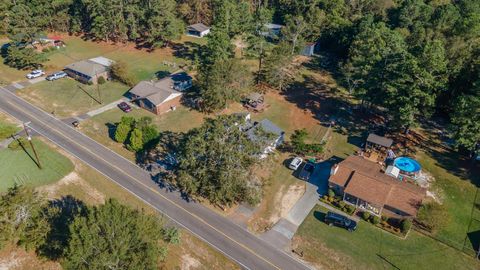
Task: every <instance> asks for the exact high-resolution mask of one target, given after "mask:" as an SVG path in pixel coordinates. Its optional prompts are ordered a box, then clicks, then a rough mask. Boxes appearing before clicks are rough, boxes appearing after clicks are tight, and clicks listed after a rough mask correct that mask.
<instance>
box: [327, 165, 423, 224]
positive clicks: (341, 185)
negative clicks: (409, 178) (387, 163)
mask: <svg viewBox="0 0 480 270" xmlns="http://www.w3.org/2000/svg"><path fill="white" fill-rule="evenodd" d="M328 184H329V187H330V188H331V189H333V190H334V191H335V193H336V194H339V195H341V196H343V200H344V201H345V202H346V203H348V204H351V205H354V206H356V207H358V208H360V209H361V210H363V211H368V212H371V213H372V214H374V215H378V216H379V215H385V216H389V217H394V218H406V217H415V216H416V215H417V211H418V208H419V207H420V205H421V203H422V200H423V199H424V198H425V196H426V189H424V188H421V187H419V186H416V185H414V184H410V183H407V182H404V181H401V180H399V179H397V178H395V177H392V176H391V175H387V174H386V173H385V172H384V170H383V167H382V166H381V165H379V164H378V163H375V162H372V161H370V160H367V159H365V158H363V157H360V156H349V157H347V158H346V159H345V160H343V161H342V162H340V163H338V164H335V165H334V166H332V168H331V171H330V178H329V180H328Z"/></svg>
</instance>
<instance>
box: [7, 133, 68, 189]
mask: <svg viewBox="0 0 480 270" xmlns="http://www.w3.org/2000/svg"><path fill="white" fill-rule="evenodd" d="M34 144H35V147H36V150H37V153H38V156H39V158H40V162H41V164H42V169H39V168H38V167H37V165H36V163H35V162H34V154H33V151H32V150H31V149H30V148H27V152H28V154H27V153H26V152H25V151H23V150H22V149H21V148H20V149H18V150H15V151H14V150H10V149H8V148H7V149H3V150H0V160H1V161H2V162H0V175H1V176H2V177H1V179H2V181H1V182H0V192H4V191H6V190H7V189H8V188H9V187H12V186H13V185H14V184H19V185H27V186H32V187H37V186H41V185H45V184H49V183H52V182H55V181H58V180H60V179H61V178H63V177H64V176H65V175H67V174H68V173H70V172H71V171H72V170H73V168H74V166H73V164H72V162H70V160H69V159H68V158H66V157H65V156H63V155H62V154H60V153H59V152H57V151H55V150H54V149H53V148H51V147H50V146H48V145H47V144H45V143H44V142H42V141H40V140H38V139H34Z"/></svg>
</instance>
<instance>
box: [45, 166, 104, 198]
mask: <svg viewBox="0 0 480 270" xmlns="http://www.w3.org/2000/svg"><path fill="white" fill-rule="evenodd" d="M66 186H74V187H75V188H78V189H79V190H82V191H83V193H84V194H86V195H87V196H88V197H89V200H88V201H89V202H92V203H93V204H103V203H104V202H105V195H104V194H103V193H101V192H99V191H98V190H96V189H95V188H93V187H92V186H91V185H90V184H89V183H87V182H86V181H85V180H84V179H82V178H81V177H80V176H79V175H78V173H77V172H76V171H73V172H71V173H69V174H68V175H66V176H65V177H64V178H62V179H61V180H60V181H58V182H56V183H54V184H51V185H46V186H42V187H39V188H37V190H39V191H40V192H44V193H45V194H46V196H47V197H48V198H49V199H54V198H56V197H58V191H59V190H60V189H62V188H63V187H66Z"/></svg>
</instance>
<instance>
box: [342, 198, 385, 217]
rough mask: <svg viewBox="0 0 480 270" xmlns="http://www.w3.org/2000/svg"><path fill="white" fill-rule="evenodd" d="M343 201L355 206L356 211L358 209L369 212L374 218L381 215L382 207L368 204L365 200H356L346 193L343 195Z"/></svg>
mask: <svg viewBox="0 0 480 270" xmlns="http://www.w3.org/2000/svg"><path fill="white" fill-rule="evenodd" d="M343 201H344V202H346V203H348V204H350V205H353V206H355V207H356V208H357V209H360V210H362V211H367V212H370V213H372V214H373V215H376V216H381V215H382V210H383V207H382V206H377V205H375V204H373V203H369V202H367V201H365V200H362V199H360V198H357V197H355V196H353V195H350V194H348V193H344V194H343Z"/></svg>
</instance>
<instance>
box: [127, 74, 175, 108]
mask: <svg viewBox="0 0 480 270" xmlns="http://www.w3.org/2000/svg"><path fill="white" fill-rule="evenodd" d="M130 93H132V94H134V95H136V96H139V97H140V98H145V99H147V100H149V101H150V102H152V103H153V104H154V105H160V104H162V103H163V102H165V100H166V99H167V98H168V97H169V96H170V95H172V94H181V92H179V91H177V90H174V89H171V88H169V87H168V83H166V82H165V79H164V80H161V81H158V82H149V81H141V82H139V83H138V84H137V85H135V86H134V87H133V88H132V89H131V90H130Z"/></svg>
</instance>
